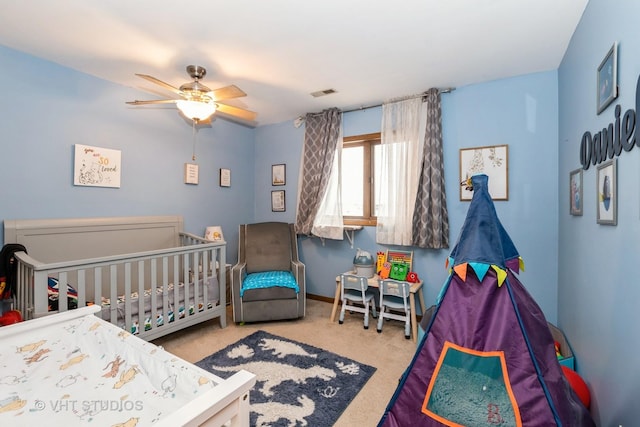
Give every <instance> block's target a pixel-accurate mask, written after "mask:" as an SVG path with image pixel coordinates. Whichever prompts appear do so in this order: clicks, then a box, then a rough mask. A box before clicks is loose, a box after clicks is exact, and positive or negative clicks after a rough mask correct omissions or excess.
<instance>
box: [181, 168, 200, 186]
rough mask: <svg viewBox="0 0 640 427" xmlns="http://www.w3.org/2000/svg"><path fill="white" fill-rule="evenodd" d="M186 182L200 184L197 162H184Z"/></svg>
mask: <svg viewBox="0 0 640 427" xmlns="http://www.w3.org/2000/svg"><path fill="white" fill-rule="evenodd" d="M184 183H185V184H194V185H197V184H198V165H197V164H195V163H185V164H184Z"/></svg>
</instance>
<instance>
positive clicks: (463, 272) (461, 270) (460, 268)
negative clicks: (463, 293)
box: [453, 262, 467, 281]
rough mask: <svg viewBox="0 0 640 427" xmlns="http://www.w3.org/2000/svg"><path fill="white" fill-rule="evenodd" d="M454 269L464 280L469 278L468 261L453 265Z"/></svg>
mask: <svg viewBox="0 0 640 427" xmlns="http://www.w3.org/2000/svg"><path fill="white" fill-rule="evenodd" d="M453 271H455V272H456V274H457V275H458V276H459V277H460V278H461V279H462V280H463V281H466V280H467V263H466V262H465V263H464V264H458V265H456V266H454V267H453Z"/></svg>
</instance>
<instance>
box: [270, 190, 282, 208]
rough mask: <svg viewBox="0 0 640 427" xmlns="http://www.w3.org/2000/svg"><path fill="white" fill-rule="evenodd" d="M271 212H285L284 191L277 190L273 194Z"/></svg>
mask: <svg viewBox="0 0 640 427" xmlns="http://www.w3.org/2000/svg"><path fill="white" fill-rule="evenodd" d="M271 211H272V212H284V211H285V201H284V190H277V191H272V192H271Z"/></svg>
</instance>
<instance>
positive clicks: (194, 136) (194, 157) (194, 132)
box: [191, 119, 198, 162]
mask: <svg viewBox="0 0 640 427" xmlns="http://www.w3.org/2000/svg"><path fill="white" fill-rule="evenodd" d="M197 120H198V119H194V120H192V121H191V124H192V125H193V126H192V127H193V151H192V154H191V160H193V161H194V162H195V161H196V136H197V132H196V121H197Z"/></svg>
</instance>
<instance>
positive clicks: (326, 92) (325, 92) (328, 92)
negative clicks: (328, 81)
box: [311, 89, 337, 98]
mask: <svg viewBox="0 0 640 427" xmlns="http://www.w3.org/2000/svg"><path fill="white" fill-rule="evenodd" d="M336 92H337V90H335V89H325V90H319V91H317V92H311V96H313V97H314V98H318V97H320V96H326V95H331V94H332V93H336Z"/></svg>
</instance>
